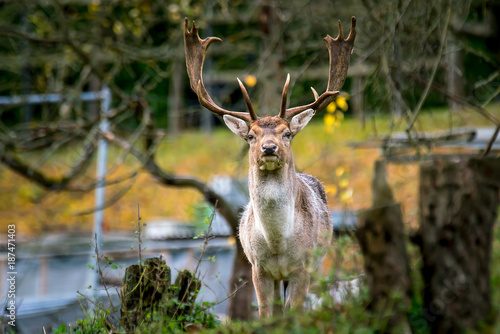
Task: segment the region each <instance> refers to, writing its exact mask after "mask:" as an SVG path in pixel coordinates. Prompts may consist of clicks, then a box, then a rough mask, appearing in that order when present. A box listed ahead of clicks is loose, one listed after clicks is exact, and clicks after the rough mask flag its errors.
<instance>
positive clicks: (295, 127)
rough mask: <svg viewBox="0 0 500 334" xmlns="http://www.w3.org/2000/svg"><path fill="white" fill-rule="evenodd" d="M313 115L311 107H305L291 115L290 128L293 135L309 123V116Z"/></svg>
mask: <svg viewBox="0 0 500 334" xmlns="http://www.w3.org/2000/svg"><path fill="white" fill-rule="evenodd" d="M313 116H314V110H313V109H307V110H305V111H303V112H301V113H300V114H298V115H295V116H293V118H292V120H291V121H290V130H292V133H293V135H296V134H297V133H299V132H300V131H302V129H303V128H304V127H305V126H306V125H307V123H309V121H310V120H311V118H312V117H313Z"/></svg>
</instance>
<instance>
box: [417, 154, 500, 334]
mask: <svg viewBox="0 0 500 334" xmlns="http://www.w3.org/2000/svg"><path fill="white" fill-rule="evenodd" d="M499 180H500V159H499V158H482V159H481V158H471V159H463V160H459V161H451V160H450V161H443V160H435V161H431V162H426V163H423V164H422V165H421V168H420V200H419V202H420V203H419V206H420V216H421V217H420V219H421V222H420V229H419V231H418V233H417V235H416V237H415V242H416V243H417V244H418V245H419V246H420V249H421V251H422V258H423V266H422V276H423V279H424V288H423V302H424V314H423V316H424V317H425V319H426V320H427V322H428V324H429V326H430V328H431V333H457V332H461V331H463V330H464V329H466V328H475V327H477V326H478V325H479V324H480V323H484V322H488V320H490V318H489V317H490V315H491V312H492V308H491V291H490V254H491V243H492V235H493V234H492V230H493V225H494V223H495V220H496V217H497V210H498V205H499V203H500V202H499V188H500V182H499Z"/></svg>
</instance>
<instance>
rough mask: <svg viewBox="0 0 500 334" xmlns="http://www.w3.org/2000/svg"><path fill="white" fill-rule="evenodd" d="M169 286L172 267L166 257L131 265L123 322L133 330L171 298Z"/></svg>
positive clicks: (125, 285) (125, 281) (126, 280)
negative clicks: (166, 261) (167, 262)
mask: <svg viewBox="0 0 500 334" xmlns="http://www.w3.org/2000/svg"><path fill="white" fill-rule="evenodd" d="M169 289H170V268H169V267H168V266H167V265H166V263H165V261H164V260H163V259H162V258H152V259H147V260H145V261H144V264H143V265H142V266H139V265H138V264H134V265H131V266H128V267H127V269H125V276H124V277H123V287H122V298H121V299H122V305H121V318H120V326H122V327H124V328H126V329H127V330H128V331H132V332H133V331H134V329H135V328H136V326H137V325H138V324H140V323H141V322H143V321H144V320H145V316H146V315H147V314H148V313H151V312H152V311H153V310H154V309H158V307H159V306H160V303H161V302H162V301H165V300H166V299H168V292H169Z"/></svg>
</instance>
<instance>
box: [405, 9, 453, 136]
mask: <svg viewBox="0 0 500 334" xmlns="http://www.w3.org/2000/svg"><path fill="white" fill-rule="evenodd" d="M450 17H451V3H450V1H449V0H448V7H447V9H446V18H445V21H444V27H443V30H442V32H441V38H440V40H439V51H438V55H437V58H436V62H435V63H434V67H433V68H432V72H431V77H430V78H429V81H428V82H427V85H426V87H425V89H424V91H423V93H422V95H421V96H420V99H419V101H418V104H417V106H416V107H415V111H414V112H413V117H412V118H411V120H410V123H409V124H408V126H407V127H406V133H407V134H408V137H409V138H410V134H409V133H410V131H411V129H412V127H413V124H414V123H415V120H416V119H417V117H418V114H419V112H420V110H421V109H422V106H423V104H424V102H425V100H426V99H427V95H428V94H429V92H430V89H431V87H432V83H433V82H434V77H435V76H436V72H437V69H438V67H439V63H440V62H441V58H442V57H443V50H444V46H445V42H446V35H447V33H448V23H449V21H450Z"/></svg>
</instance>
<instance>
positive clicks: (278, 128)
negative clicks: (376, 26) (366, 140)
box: [184, 17, 356, 317]
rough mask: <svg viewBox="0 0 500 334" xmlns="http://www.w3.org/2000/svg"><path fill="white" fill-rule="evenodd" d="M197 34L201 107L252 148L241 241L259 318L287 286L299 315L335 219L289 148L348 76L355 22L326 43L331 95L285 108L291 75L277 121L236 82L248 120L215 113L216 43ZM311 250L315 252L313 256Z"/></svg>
mask: <svg viewBox="0 0 500 334" xmlns="http://www.w3.org/2000/svg"><path fill="white" fill-rule="evenodd" d="M198 29H199V28H198V27H196V25H195V24H194V22H193V28H192V30H191V31H190V30H189V28H188V19H187V18H186V20H185V26H184V43H185V52H186V65H187V72H188V76H189V80H190V84H191V88H192V89H193V91H194V92H195V93H196V94H197V95H198V99H199V101H200V103H201V104H202V105H203V106H204V107H205V108H207V109H208V110H210V111H211V112H213V113H215V114H217V115H219V116H222V117H223V119H224V122H225V123H226V125H227V126H228V127H229V129H230V130H231V131H232V132H234V133H235V134H237V135H238V136H240V137H242V138H243V139H244V140H245V141H246V142H247V143H248V144H249V145H250V150H249V165H250V171H249V176H248V186H249V191H250V202H249V204H248V206H247V207H246V209H245V212H244V213H243V216H242V218H241V221H240V227H239V237H240V240H241V244H242V246H243V249H244V251H245V254H246V256H247V257H248V260H249V261H250V263H251V264H252V278H253V284H254V287H255V290H256V292H257V299H258V303H259V315H260V316H261V317H262V316H271V315H272V313H273V306H275V305H277V303H278V302H279V299H280V288H279V287H280V281H283V282H284V284H283V285H284V286H285V291H286V295H287V299H286V302H285V307H295V308H300V307H302V306H303V303H304V299H305V297H306V295H307V292H308V290H309V284H310V276H311V272H312V271H313V270H315V269H316V268H317V267H319V265H320V264H321V261H322V259H323V258H324V256H325V254H326V248H327V247H328V246H329V245H330V241H331V234H332V219H331V216H330V212H329V210H328V206H327V202H326V194H325V190H324V188H323V186H322V185H321V183H320V182H319V181H318V180H317V179H316V178H314V177H312V176H310V175H306V174H298V173H296V172H295V165H294V162H293V154H292V150H291V147H290V144H291V140H292V138H293V137H294V136H295V135H296V134H297V133H299V132H300V131H301V130H302V129H303V128H304V127H305V126H306V125H307V123H308V122H309V121H310V120H311V118H312V117H313V116H314V115H315V114H316V113H317V112H319V111H321V110H323V109H324V108H325V107H326V106H327V105H328V104H329V103H331V102H332V101H333V99H334V98H335V96H336V95H337V94H338V93H339V90H340V89H341V88H342V86H343V84H344V81H345V78H346V76H347V69H348V66H349V59H350V56H351V53H352V50H353V46H354V39H355V37H356V18H355V17H353V18H352V20H351V32H350V33H349V36H348V37H347V39H345V38H344V34H343V30H342V25H341V23H340V21H339V36H338V37H337V38H335V39H334V38H332V37H330V36H328V35H327V36H326V37H325V39H324V40H325V42H326V45H327V48H328V52H329V55H330V74H329V79H328V86H327V89H326V91H325V92H324V93H323V94H321V95H318V93H317V92H316V91H315V90H314V89H312V90H313V93H314V97H315V100H314V102H312V103H310V104H307V105H304V106H299V107H294V108H288V109H287V107H286V104H287V94H288V86H289V83H290V75H288V77H287V80H286V83H285V86H284V88H283V94H282V97H281V109H280V111H279V113H278V115H277V116H273V117H262V118H259V117H257V114H256V113H255V111H254V109H253V106H252V103H251V101H250V97H249V96H248V93H247V91H246V89H245V87H244V85H243V84H242V83H241V81H240V80H239V79H238V83H239V85H240V88H241V91H242V93H243V97H244V99H245V102H246V105H247V108H248V113H246V112H236V111H230V110H225V109H223V108H221V107H219V106H217V105H216V104H215V103H214V102H213V100H212V99H211V97H210V96H209V94H208V92H207V90H206V89H205V85H204V84H203V78H202V70H203V62H204V60H205V54H206V52H207V49H208V46H209V45H210V44H211V43H212V42H213V41H216V40H217V41H221V40H220V39H219V38H217V37H208V38H206V39H203V40H202V39H200V37H199V35H198ZM313 251H314V252H313Z"/></svg>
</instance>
